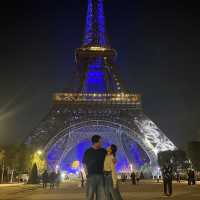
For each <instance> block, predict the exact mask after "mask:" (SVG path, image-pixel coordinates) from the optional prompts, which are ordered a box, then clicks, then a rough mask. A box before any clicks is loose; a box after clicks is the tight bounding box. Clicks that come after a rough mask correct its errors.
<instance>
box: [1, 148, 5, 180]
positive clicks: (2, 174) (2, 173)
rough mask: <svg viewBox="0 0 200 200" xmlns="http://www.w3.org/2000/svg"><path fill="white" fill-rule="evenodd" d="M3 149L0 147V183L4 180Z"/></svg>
mask: <svg viewBox="0 0 200 200" xmlns="http://www.w3.org/2000/svg"><path fill="white" fill-rule="evenodd" d="M4 159H5V151H4V150H3V149H0V176H1V177H0V183H3V181H4V172H5V162H4Z"/></svg>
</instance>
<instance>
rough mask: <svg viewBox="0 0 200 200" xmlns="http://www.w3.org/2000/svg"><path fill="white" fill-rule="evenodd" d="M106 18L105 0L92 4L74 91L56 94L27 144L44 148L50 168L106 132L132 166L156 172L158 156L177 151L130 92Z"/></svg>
mask: <svg viewBox="0 0 200 200" xmlns="http://www.w3.org/2000/svg"><path fill="white" fill-rule="evenodd" d="M104 18H105V17H104V11H103V0H88V12H87V20H86V31H85V37H84V41H83V45H82V47H81V48H79V49H77V50H76V53H75V55H76V66H77V70H76V75H75V80H76V84H75V87H74V89H73V90H72V91H73V92H72V93H68V92H63V93H57V94H54V97H53V101H54V105H53V107H52V109H51V110H50V112H49V114H48V115H47V116H46V117H45V118H44V120H43V121H42V122H41V123H40V124H39V126H38V127H37V128H36V129H34V130H33V132H32V133H31V135H30V136H29V138H28V140H27V143H31V144H34V145H37V146H38V147H40V148H44V149H45V152H46V156H47V159H48V164H49V167H50V168H55V167H56V166H57V165H59V166H62V163H64V162H67V161H66V158H67V157H69V156H70V154H72V150H73V149H74V148H75V147H76V146H77V145H78V144H79V143H81V142H82V141H86V140H89V138H90V137H91V136H92V135H93V134H100V135H102V137H103V138H104V140H105V141H107V143H115V144H117V145H118V148H119V150H120V152H122V154H123V155H124V157H125V158H126V160H127V161H128V163H136V162H137V161H138V162H144V163H145V162H148V164H149V166H150V169H151V171H152V173H156V170H157V167H158V164H157V155H158V153H159V152H160V151H165V150H174V149H175V148H176V147H175V145H174V144H173V143H172V142H171V141H170V140H169V139H168V138H167V137H166V136H165V134H164V133H163V132H162V131H161V130H160V129H159V128H158V127H157V126H156V124H155V123H154V122H152V121H151V120H150V119H149V118H148V117H147V116H146V115H145V114H144V112H143V108H142V103H141V96H140V95H139V94H132V93H129V92H126V91H125V90H124V88H123V86H122V84H121V81H120V79H119V74H118V73H117V70H116V65H115V63H116V57H117V52H116V50H114V49H112V48H111V47H110V45H109V42H108V39H107V37H106V29H105V20H104ZM74 91H75V92H74ZM131 149H132V150H131ZM138 152H140V153H138ZM144 154H145V155H144ZM140 157H142V158H140ZM144 163H143V164H144ZM135 166H136V168H139V167H141V166H139V165H138V166H137V165H136V164H135ZM63 168H64V167H63Z"/></svg>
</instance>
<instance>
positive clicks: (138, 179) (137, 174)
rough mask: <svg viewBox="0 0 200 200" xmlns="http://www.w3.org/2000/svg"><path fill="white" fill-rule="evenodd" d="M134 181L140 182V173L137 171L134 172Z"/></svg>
mask: <svg viewBox="0 0 200 200" xmlns="http://www.w3.org/2000/svg"><path fill="white" fill-rule="evenodd" d="M136 182H137V185H138V184H139V183H140V173H139V172H136Z"/></svg>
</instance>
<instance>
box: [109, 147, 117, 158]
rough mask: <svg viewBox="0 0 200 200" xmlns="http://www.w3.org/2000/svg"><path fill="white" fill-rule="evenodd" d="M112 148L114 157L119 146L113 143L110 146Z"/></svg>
mask: <svg viewBox="0 0 200 200" xmlns="http://www.w3.org/2000/svg"><path fill="white" fill-rule="evenodd" d="M110 148H111V150H112V154H113V156H114V157H116V153H117V146H116V145H115V144H112V145H111V146H110Z"/></svg>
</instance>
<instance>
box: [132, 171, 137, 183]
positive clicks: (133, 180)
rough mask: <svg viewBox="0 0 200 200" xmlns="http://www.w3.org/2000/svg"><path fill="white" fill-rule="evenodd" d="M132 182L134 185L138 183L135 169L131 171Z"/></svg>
mask: <svg viewBox="0 0 200 200" xmlns="http://www.w3.org/2000/svg"><path fill="white" fill-rule="evenodd" d="M131 182H132V184H133V185H136V180H135V172H134V171H133V172H132V173H131Z"/></svg>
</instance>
